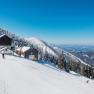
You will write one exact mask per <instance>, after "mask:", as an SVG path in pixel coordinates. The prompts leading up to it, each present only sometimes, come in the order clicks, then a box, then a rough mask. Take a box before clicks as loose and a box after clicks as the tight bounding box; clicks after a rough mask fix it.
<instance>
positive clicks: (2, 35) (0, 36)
mask: <svg viewBox="0 0 94 94" xmlns="http://www.w3.org/2000/svg"><path fill="white" fill-rule="evenodd" d="M3 36H7V35H6V34H3V35H1V36H0V38H2V37H3ZM7 37H8V36H7Z"/></svg>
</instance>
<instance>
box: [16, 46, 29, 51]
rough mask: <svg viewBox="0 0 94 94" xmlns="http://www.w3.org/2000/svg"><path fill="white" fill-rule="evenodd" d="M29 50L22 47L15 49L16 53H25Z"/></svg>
mask: <svg viewBox="0 0 94 94" xmlns="http://www.w3.org/2000/svg"><path fill="white" fill-rule="evenodd" d="M29 49H30V47H26V46H24V47H19V48H17V49H16V51H22V52H26V51H27V50H29Z"/></svg>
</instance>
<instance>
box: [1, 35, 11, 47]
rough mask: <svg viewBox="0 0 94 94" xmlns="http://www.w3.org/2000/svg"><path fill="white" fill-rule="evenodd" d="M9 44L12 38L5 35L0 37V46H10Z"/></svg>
mask: <svg viewBox="0 0 94 94" xmlns="http://www.w3.org/2000/svg"><path fill="white" fill-rule="evenodd" d="M11 44H12V38H10V37H8V36H7V35H5V34H3V35H1V36H0V46H11Z"/></svg>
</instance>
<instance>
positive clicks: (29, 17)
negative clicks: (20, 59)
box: [0, 0, 94, 45]
mask: <svg viewBox="0 0 94 94" xmlns="http://www.w3.org/2000/svg"><path fill="white" fill-rule="evenodd" d="M0 27H1V28H4V29H6V30H9V31H10V32H14V33H16V34H18V35H21V36H26V37H30V36H34V37H38V38H40V39H43V40H45V41H47V42H52V43H56V44H89V45H94V1H93V0H0Z"/></svg>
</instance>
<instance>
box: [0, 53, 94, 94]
mask: <svg viewBox="0 0 94 94" xmlns="http://www.w3.org/2000/svg"><path fill="white" fill-rule="evenodd" d="M87 80H88V79H87V78H84V77H82V76H75V75H72V74H68V73H66V72H64V71H62V72H61V71H57V70H55V69H52V68H49V67H47V66H44V65H42V64H39V63H37V62H34V61H31V60H26V59H24V58H19V57H14V56H5V59H2V56H1V54H0V94H94V81H93V80H89V83H86V81H87Z"/></svg>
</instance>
